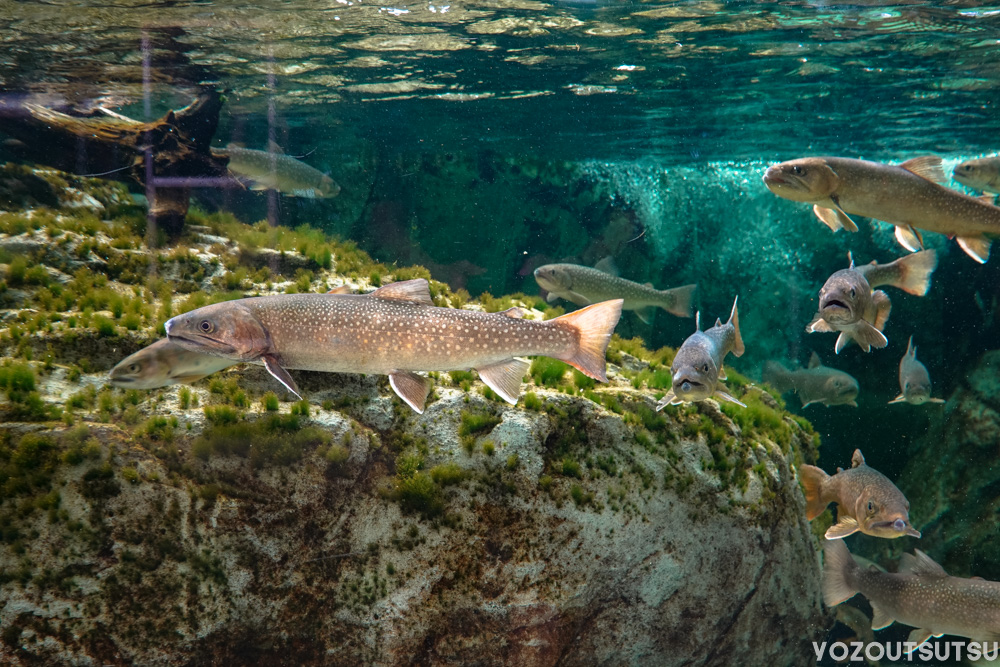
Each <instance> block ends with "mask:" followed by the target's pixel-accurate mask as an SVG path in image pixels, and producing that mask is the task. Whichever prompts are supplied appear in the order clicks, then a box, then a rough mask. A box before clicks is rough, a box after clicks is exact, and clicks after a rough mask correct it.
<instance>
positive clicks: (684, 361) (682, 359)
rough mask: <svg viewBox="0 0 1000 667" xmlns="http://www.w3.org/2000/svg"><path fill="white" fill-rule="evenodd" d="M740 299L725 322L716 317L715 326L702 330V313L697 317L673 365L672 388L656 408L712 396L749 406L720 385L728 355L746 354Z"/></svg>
mask: <svg viewBox="0 0 1000 667" xmlns="http://www.w3.org/2000/svg"><path fill="white" fill-rule="evenodd" d="M738 300H739V297H737V299H736V300H734V301H733V311H732V313H731V314H730V315H729V321H728V322H726V323H725V324H723V323H722V320H719V319H716V320H715V326H714V327H712V328H711V329H708V330H706V331H702V330H701V321H700V320H701V316H700V313H699V314H698V315H696V316H695V325H694V326H695V332H694V333H693V334H691V335H690V336H688V338H687V340H685V341H684V343H683V344H682V345H681V347H680V349H679V350H677V354H676V355H675V356H674V362H673V363H672V364H671V365H670V374H671V376H673V380H672V382H671V388H670V390H669V391H668V392H667V394H666V396H664V397H663V398H661V399H660V402H659V403H657V404H656V409H657V410H662V409H663V408H665V407H666V406H667V405H677V404H678V403H694V402H696V401H704V400H705V399H706V398H709V397H710V396H716V397H718V398H721V399H722V400H724V401H730V402H732V403H736V404H737V405H740V406H742V407H744V408H745V407H746V405H744V404H743V403H741V402H740V401H738V400H736V399H735V398H733V397H732V396H731V395H729V394H728V393H727V392H726V391H725V390H724V389H723V388H721V387H720V386H719V381H720V380H725V379H726V371H725V370H724V369H723V367H722V362H723V360H724V359H725V358H726V355H727V354H729V353H730V352H732V353H733V354H734V355H735V356H737V357H742V356H743V351H744V347H743V337H742V336H740V317H739V312H737V310H736V301H738Z"/></svg>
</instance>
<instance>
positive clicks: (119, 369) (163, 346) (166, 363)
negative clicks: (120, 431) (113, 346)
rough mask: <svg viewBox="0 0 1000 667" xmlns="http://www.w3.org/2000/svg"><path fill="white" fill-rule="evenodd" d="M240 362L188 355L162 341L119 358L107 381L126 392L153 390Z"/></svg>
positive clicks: (189, 380)
mask: <svg viewBox="0 0 1000 667" xmlns="http://www.w3.org/2000/svg"><path fill="white" fill-rule="evenodd" d="M238 363H240V362H239V361H238V360H235V359H225V358H223V357H216V356H213V355H210V354H202V353H200V352H192V351H191V350H186V349H184V348H183V347H181V346H179V345H176V344H175V343H171V342H170V341H169V340H168V339H166V338H163V339H161V340H158V341H156V342H155V343H153V344H152V345H147V346H146V347H144V348H142V349H141V350H139V351H138V352H136V353H135V354H130V355H129V356H127V357H125V358H124V359H122V360H121V361H120V362H118V364H117V365H116V366H115V367H114V368H112V369H111V373H110V376H109V378H108V380H109V382H110V383H111V384H112V385H114V386H115V387H123V388H126V389H157V388H158V387H169V386H170V385H173V384H189V383H191V382H197V381H198V380H200V379H202V378H203V377H207V376H209V375H211V374H212V373H216V372H218V371H221V370H223V369H226V368H229V367H230V366H233V365H235V364H238Z"/></svg>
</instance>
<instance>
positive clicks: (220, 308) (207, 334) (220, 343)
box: [164, 301, 271, 361]
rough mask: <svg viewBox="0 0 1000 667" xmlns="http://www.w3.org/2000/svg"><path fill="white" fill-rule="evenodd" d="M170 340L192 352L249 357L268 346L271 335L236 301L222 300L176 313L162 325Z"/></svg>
mask: <svg viewBox="0 0 1000 667" xmlns="http://www.w3.org/2000/svg"><path fill="white" fill-rule="evenodd" d="M164 326H165V328H166V330H167V338H169V339H170V342H171V343H174V344H176V345H179V346H180V347H183V348H184V349H186V350H190V351H192V352H200V353H202V354H211V355H215V356H217V357H225V358H227V359H239V360H241V361H252V360H255V359H258V358H259V357H260V356H261V355H263V354H266V353H267V352H269V351H270V349H271V337H270V335H269V334H268V332H267V330H266V329H265V328H264V326H263V325H262V324H261V323H260V320H258V319H257V317H256V316H255V315H254V314H253V312H252V311H251V310H250V309H249V308H248V307H247V306H246V305H244V304H242V303H240V302H239V301H224V302H222V303H216V304H213V305H211V306H204V307H203V308H196V309H195V310H192V311H191V312H189V313H184V314H183V315H177V316H176V317H172V318H171V319H169V320H167V323H166V325H164Z"/></svg>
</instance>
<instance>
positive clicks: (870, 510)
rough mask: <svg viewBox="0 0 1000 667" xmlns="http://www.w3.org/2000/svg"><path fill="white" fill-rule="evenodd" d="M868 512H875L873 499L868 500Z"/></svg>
mask: <svg viewBox="0 0 1000 667" xmlns="http://www.w3.org/2000/svg"><path fill="white" fill-rule="evenodd" d="M868 513H869V514H875V502H874V501H871V500H869V501H868Z"/></svg>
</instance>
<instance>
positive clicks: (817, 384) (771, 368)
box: [764, 352, 860, 407]
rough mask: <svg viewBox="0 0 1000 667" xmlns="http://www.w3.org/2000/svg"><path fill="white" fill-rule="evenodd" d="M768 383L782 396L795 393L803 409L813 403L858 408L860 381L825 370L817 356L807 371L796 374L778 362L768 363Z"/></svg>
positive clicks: (843, 373)
mask: <svg viewBox="0 0 1000 667" xmlns="http://www.w3.org/2000/svg"><path fill="white" fill-rule="evenodd" d="M764 382H767V383H768V384H770V385H771V386H773V387H774V388H775V389H777V390H778V391H779V392H781V393H785V392H786V391H794V392H795V393H796V394H798V395H799V398H800V399H801V400H802V407H806V406H809V405H812V404H813V403H822V404H823V405H826V406H831V405H853V406H854V407H858V403H857V400H856V399H857V398H858V392H859V391H860V387H859V386H858V381H857V380H855V379H854V378H853V377H851V376H850V375H848V374H847V373H845V372H844V371H838V370H837V369H836V368H830V367H829V366H824V365H823V364H822V363H821V362H820V360H819V355H818V354H816V353H815V352H813V353H812V356H811V357H810V358H809V366H808V367H807V368H799V369H797V370H794V371H790V370H788V369H787V368H785V367H784V366H782V365H781V364H780V363H778V362H777V361H768V362H767V363H766V364H764Z"/></svg>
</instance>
